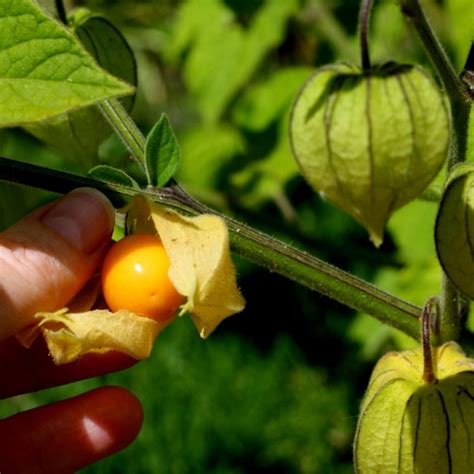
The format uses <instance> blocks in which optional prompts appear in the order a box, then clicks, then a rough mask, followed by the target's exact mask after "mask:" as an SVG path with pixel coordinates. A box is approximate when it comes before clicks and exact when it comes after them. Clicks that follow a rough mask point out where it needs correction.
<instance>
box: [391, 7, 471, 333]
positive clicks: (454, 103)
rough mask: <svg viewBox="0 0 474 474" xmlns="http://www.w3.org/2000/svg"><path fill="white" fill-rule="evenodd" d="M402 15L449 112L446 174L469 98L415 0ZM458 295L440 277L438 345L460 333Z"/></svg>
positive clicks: (463, 134) (458, 148)
mask: <svg viewBox="0 0 474 474" xmlns="http://www.w3.org/2000/svg"><path fill="white" fill-rule="evenodd" d="M400 4H401V7H402V12H403V14H404V15H405V16H406V17H407V18H408V20H410V21H411V22H412V24H413V26H414V28H415V30H416V32H417V33H418V35H419V37H420V39H421V41H422V43H423V45H424V47H425V49H426V51H427V53H428V55H429V57H430V59H431V61H432V63H433V64H434V66H435V68H436V70H437V72H438V74H439V77H440V79H441V81H442V83H443V85H444V87H445V89H446V92H447V94H448V99H449V103H450V108H451V118H452V130H451V142H450V149H449V155H448V172H450V171H451V170H452V169H453V168H454V166H456V165H457V164H458V163H461V162H463V161H465V159H466V153H467V136H468V124H469V115H470V108H471V102H472V97H471V93H470V92H469V89H468V87H467V85H466V84H465V83H464V82H463V81H462V80H461V78H460V77H458V75H457V74H456V71H455V70H454V66H453V65H452V63H451V61H450V60H449V57H448V55H447V54H446V51H445V50H444V48H443V46H442V45H441V42H440V41H439V39H438V37H437V35H436V33H435V32H434V30H433V28H432V27H431V24H430V22H429V20H428V17H427V16H426V13H425V11H424V10H423V8H422V7H421V5H420V2H419V0H400ZM460 307H461V305H460V300H459V293H458V291H457V290H456V289H455V288H454V287H453V285H452V284H451V282H450V281H449V280H448V278H447V277H446V275H443V283H442V295H441V302H440V309H441V315H440V321H439V337H440V340H441V341H447V340H452V339H454V340H457V339H458V338H459V335H460V331H461V321H460V319H461V316H460Z"/></svg>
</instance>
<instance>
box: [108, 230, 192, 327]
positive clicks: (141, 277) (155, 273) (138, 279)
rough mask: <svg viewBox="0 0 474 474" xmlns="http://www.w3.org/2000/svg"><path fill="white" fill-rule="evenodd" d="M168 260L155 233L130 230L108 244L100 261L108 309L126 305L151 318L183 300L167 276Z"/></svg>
mask: <svg viewBox="0 0 474 474" xmlns="http://www.w3.org/2000/svg"><path fill="white" fill-rule="evenodd" d="M169 267H170V260H169V258H168V255H167V253H166V251H165V248H164V247H163V243H162V242H161V239H160V238H159V237H158V236H156V235H148V234H133V235H129V236H127V237H124V238H123V239H122V240H119V241H118V242H116V243H115V244H114V245H112V247H111V248H110V250H109V252H108V253H107V255H106V256H105V259H104V262H103V265H102V274H101V281H102V292H103V294H104V298H105V301H106V302H107V306H108V307H109V308H110V309H111V310H112V311H114V312H115V311H119V310H121V309H126V310H129V311H132V312H134V313H137V314H140V315H142V316H146V317H149V318H151V319H154V320H155V321H166V320H168V319H169V318H171V317H172V316H173V315H174V313H175V312H176V310H177V309H178V307H179V306H180V305H181V304H182V303H183V300H184V298H183V296H181V295H180V294H179V293H178V292H177V291H176V289H175V288H174V286H173V284H172V283H171V281H170V279H169V277H168V270H169Z"/></svg>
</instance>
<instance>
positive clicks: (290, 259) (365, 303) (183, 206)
mask: <svg viewBox="0 0 474 474" xmlns="http://www.w3.org/2000/svg"><path fill="white" fill-rule="evenodd" d="M0 177H1V179H2V180H5V181H10V182H15V183H20V184H25V185H28V186H33V187H36V188H40V189H45V190H48V191H52V192H57V193H66V192H68V191H70V190H72V189H74V188H76V187H78V186H90V187H94V188H96V189H99V190H100V191H102V192H103V193H104V194H106V195H107V196H108V197H109V198H110V199H111V200H112V202H113V203H114V204H117V205H119V206H122V205H123V204H124V200H129V199H130V198H131V197H133V196H135V195H137V194H144V195H146V196H148V197H150V199H152V200H154V201H156V202H160V203H162V204H164V205H166V206H169V207H172V208H175V209H177V210H178V211H180V212H185V213H189V214H194V215H195V214H199V213H202V212H213V213H215V214H218V213H216V212H215V211H212V210H210V209H208V208H207V207H206V206H204V205H203V204H200V203H197V202H196V201H194V200H193V199H192V198H191V197H190V196H188V195H187V194H186V193H184V191H182V190H181V188H179V187H177V186H172V187H171V188H162V189H153V190H149V189H148V190H143V191H139V190H136V189H132V188H127V187H125V186H120V185H117V184H108V183H104V182H101V181H96V180H93V179H89V178H84V177H80V176H75V175H72V174H69V173H64V172H59V171H55V170H50V169H46V168H42V167H40V166H35V165H31V164H28V163H21V162H17V161H13V160H8V159H6V158H0ZM218 215H219V214H218ZM221 217H222V218H223V219H224V220H225V222H226V224H227V227H228V229H229V233H230V240H231V244H232V249H233V250H234V251H235V252H236V253H238V254H240V255H242V256H243V257H244V258H247V259H248V260H250V261H252V262H254V263H256V264H258V265H261V266H263V267H265V268H267V269H268V270H270V271H272V272H277V273H280V274H281V275H283V276H286V277H288V278H290V279H292V280H294V281H296V282H298V283H301V284H302V285H305V286H307V287H308V288H311V289H313V290H316V291H318V292H320V293H322V294H324V295H327V296H329V297H331V298H333V299H335V300H336V301H338V302H340V303H342V304H345V305H346V306H349V307H351V308H354V309H356V310H358V311H361V312H364V313H367V314H370V315H371V316H374V317H375V318H377V319H379V320H380V321H382V322H384V323H386V324H389V325H391V326H393V327H395V328H397V329H400V330H401V331H403V332H405V333H406V334H408V335H409V336H411V337H413V338H415V339H418V338H419V315H420V313H421V308H419V307H417V306H415V305H412V304H411V303H408V302H406V301H404V300H401V299H399V298H397V297H395V296H392V295H390V294H388V293H385V292H384V291H382V290H380V289H378V288H376V287H375V286H373V285H371V284H369V283H367V282H365V281H364V280H361V279H359V278H357V277H355V276H353V275H351V274H349V273H346V272H344V271H343V270H340V269H338V268H336V267H334V266H332V265H330V264H328V263H326V262H324V261H322V260H320V259H318V258H316V257H314V256H311V255H309V254H307V253H305V252H302V251H301V250H298V249H295V248H293V247H292V246H290V245H288V244H286V243H283V242H281V241H279V240H276V239H274V238H272V237H270V236H268V235H266V234H263V233H261V232H258V231H256V230H255V229H252V228H250V227H248V226H246V225H244V224H242V223H239V222H237V221H235V220H233V219H230V218H229V217H226V216H222V215H221Z"/></svg>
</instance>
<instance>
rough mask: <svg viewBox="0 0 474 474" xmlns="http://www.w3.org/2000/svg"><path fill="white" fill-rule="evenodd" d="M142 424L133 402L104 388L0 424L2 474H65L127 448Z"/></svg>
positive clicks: (125, 394) (138, 407) (117, 391)
mask: <svg viewBox="0 0 474 474" xmlns="http://www.w3.org/2000/svg"><path fill="white" fill-rule="evenodd" d="M142 422H143V410H142V407H141V405H140V402H139V401H138V400H137V398H136V397H135V396H134V395H132V394H131V393H130V392H128V391H127V390H125V389H122V388H119V387H104V388H99V389H97V390H93V391H92V392H88V393H86V394H83V395H80V396H78V397H74V398H71V399H68V400H64V401H61V402H58V403H54V404H52V405H47V406H44V407H40V408H36V409H34V410H30V411H27V412H24V413H20V414H18V415H14V416H12V417H10V418H7V419H6V420H3V421H0V472H1V473H2V474H44V473H48V474H69V473H74V472H75V471H77V470H79V469H81V468H83V467H85V466H87V465H89V464H92V463H94V462H96V461H98V460H99V459H102V458H104V457H106V456H109V455H111V454H113V453H115V452H117V451H119V450H121V449H123V448H124V447H126V446H127V445H128V444H130V443H131V442H132V441H133V440H134V439H135V437H136V436H137V434H138V432H139V431H140V428H141V425H142Z"/></svg>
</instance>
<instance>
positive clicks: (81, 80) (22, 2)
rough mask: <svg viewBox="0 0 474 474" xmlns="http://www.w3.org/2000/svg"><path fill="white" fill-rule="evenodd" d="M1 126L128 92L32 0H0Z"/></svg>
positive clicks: (39, 118) (129, 92)
mask: <svg viewBox="0 0 474 474" xmlns="http://www.w3.org/2000/svg"><path fill="white" fill-rule="evenodd" d="M0 15H1V16H0V31H1V32H2V34H1V36H0V104H2V107H1V108H0V127H5V126H13V125H20V124H25V123H28V122H34V121H38V120H43V119H46V118H48V117H52V116H54V115H58V114H60V113H63V112H66V111H68V110H72V109H75V108H79V107H84V106H86V105H90V104H93V103H94V102H97V101H99V100H104V99H107V98H110V97H115V96H123V95H127V94H131V93H133V88H132V87H131V86H130V85H129V84H126V83H125V82H123V81H121V80H119V79H117V78H115V77H113V76H111V75H110V74H108V73H107V72H105V71H104V70H102V69H101V68H100V67H99V66H97V64H96V63H95V62H94V60H93V59H92V58H91V56H90V55H89V54H88V53H87V52H86V51H85V49H84V48H83V47H82V46H80V44H79V43H78V41H77V40H76V38H75V37H74V36H73V34H72V33H70V32H69V31H68V30H67V29H66V28H65V27H63V26H62V25H61V24H59V23H58V22H56V21H55V20H53V19H51V18H50V17H49V16H48V15H46V14H45V13H44V12H43V11H42V10H41V8H40V7H39V6H38V5H37V4H36V3H35V2H33V1H31V0H15V1H14V2H13V1H11V0H0Z"/></svg>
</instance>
